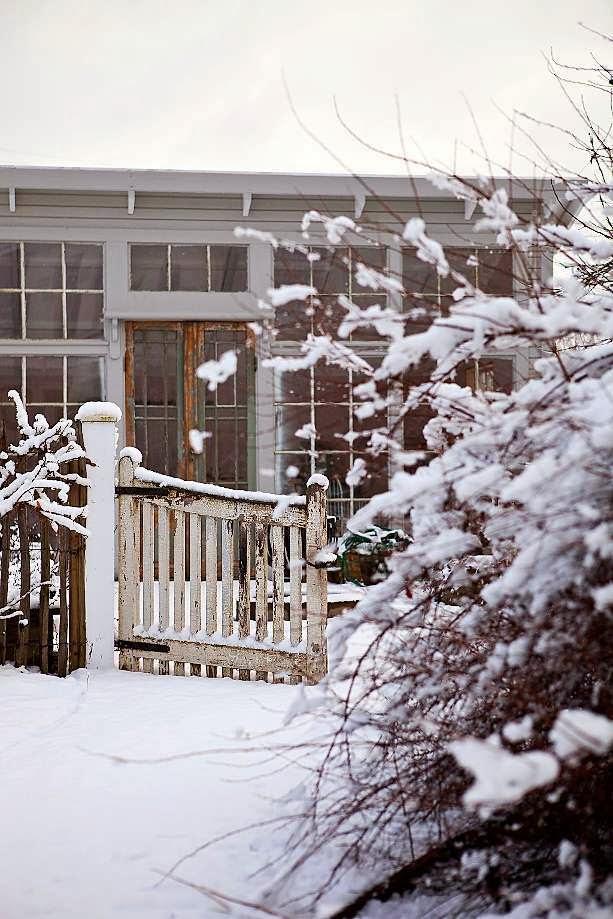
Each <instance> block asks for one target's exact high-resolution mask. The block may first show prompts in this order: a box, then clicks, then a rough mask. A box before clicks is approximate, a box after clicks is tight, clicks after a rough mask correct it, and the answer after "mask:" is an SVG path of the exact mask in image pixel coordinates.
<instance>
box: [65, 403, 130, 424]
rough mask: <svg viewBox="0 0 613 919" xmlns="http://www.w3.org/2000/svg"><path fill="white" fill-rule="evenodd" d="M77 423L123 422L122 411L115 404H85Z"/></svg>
mask: <svg viewBox="0 0 613 919" xmlns="http://www.w3.org/2000/svg"><path fill="white" fill-rule="evenodd" d="M75 419H76V421H121V409H120V408H119V406H118V405H115V403H114V402H84V403H83V405H82V406H81V407H80V409H79V411H78V412H77V414H76V415H75Z"/></svg>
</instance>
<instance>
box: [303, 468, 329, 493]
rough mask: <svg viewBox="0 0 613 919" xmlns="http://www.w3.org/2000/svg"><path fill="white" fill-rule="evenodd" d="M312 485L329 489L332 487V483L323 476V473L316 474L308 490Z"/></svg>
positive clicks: (311, 479)
mask: <svg viewBox="0 0 613 919" xmlns="http://www.w3.org/2000/svg"><path fill="white" fill-rule="evenodd" d="M311 485H319V486H320V487H321V488H323V489H327V488H328V487H329V485H330V482H329V481H328V478H327V477H326V476H325V475H322V474H321V472H314V473H313V475H312V476H311V477H310V478H309V480H308V482H307V488H309V487H310V486H311Z"/></svg>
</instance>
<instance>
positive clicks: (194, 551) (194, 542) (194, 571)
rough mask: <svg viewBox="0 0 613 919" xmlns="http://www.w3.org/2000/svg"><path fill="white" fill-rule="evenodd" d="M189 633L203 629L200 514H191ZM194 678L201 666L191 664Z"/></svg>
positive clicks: (199, 671) (189, 517)
mask: <svg viewBox="0 0 613 919" xmlns="http://www.w3.org/2000/svg"><path fill="white" fill-rule="evenodd" d="M188 519H189V631H190V634H191V635H195V634H196V633H197V632H199V631H200V629H201V628H202V531H201V518H200V517H199V516H198V514H189V515H188ZM190 673H191V675H192V676H201V674H202V670H201V667H200V664H191V665H190Z"/></svg>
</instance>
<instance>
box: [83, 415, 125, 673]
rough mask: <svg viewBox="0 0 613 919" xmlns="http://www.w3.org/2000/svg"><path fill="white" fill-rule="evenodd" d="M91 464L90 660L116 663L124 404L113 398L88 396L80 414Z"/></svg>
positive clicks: (97, 665)
mask: <svg viewBox="0 0 613 919" xmlns="http://www.w3.org/2000/svg"><path fill="white" fill-rule="evenodd" d="M76 420H77V421H80V422H81V430H82V431H83V446H84V448H85V453H86V455H87V458H88V459H89V461H90V463H91V465H89V464H88V466H87V480H88V482H89V487H88V489H87V518H86V525H87V529H88V530H89V536H88V537H87V539H86V541H85V616H86V619H85V640H86V647H87V653H86V666H87V667H89V668H91V669H92V670H105V669H108V668H110V667H112V666H113V655H114V647H115V644H114V631H115V615H114V612H115V571H114V568H115V565H114V562H115V451H116V449H117V424H118V422H119V421H120V420H121V409H120V408H118V407H117V406H116V405H114V404H113V403H112V402H86V403H85V404H84V405H82V406H81V408H80V409H79V411H78V412H77V414H76Z"/></svg>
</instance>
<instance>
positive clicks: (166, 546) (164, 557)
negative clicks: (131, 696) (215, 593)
mask: <svg viewBox="0 0 613 919" xmlns="http://www.w3.org/2000/svg"><path fill="white" fill-rule="evenodd" d="M168 515H169V511H168V508H167V507H158V594H159V600H158V602H159V609H160V631H162V632H163V631H165V629H167V628H168V625H169V623H170V609H169V607H170V526H169V520H168ZM159 672H160V674H168V673H169V668H168V661H162V660H161V661H160V669H159Z"/></svg>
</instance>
